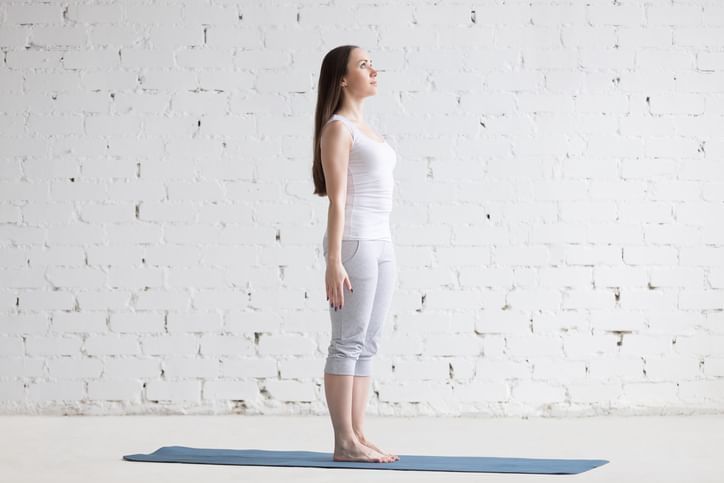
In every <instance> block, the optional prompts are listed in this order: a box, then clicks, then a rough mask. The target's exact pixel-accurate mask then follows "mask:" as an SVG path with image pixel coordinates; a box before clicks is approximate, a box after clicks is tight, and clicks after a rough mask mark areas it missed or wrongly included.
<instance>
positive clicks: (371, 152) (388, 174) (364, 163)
mask: <svg viewBox="0 0 724 483" xmlns="http://www.w3.org/2000/svg"><path fill="white" fill-rule="evenodd" d="M335 120H340V121H342V122H343V123H344V124H345V125H346V126H347V127H348V128H349V130H350V132H351V133H352V147H351V149H350V152H349V164H348V167H347V199H346V202H345V209H344V230H343V232H342V239H343V240H390V241H392V233H391V231H390V213H391V212H392V192H393V188H394V179H393V175H392V172H393V170H394V169H395V165H396V164H397V154H396V153H395V150H394V149H392V146H390V145H389V144H387V141H384V142H379V141H376V140H374V139H372V138H370V137H369V136H367V135H366V134H365V133H364V132H362V130H361V129H359V128H358V127H357V126H355V124H354V123H353V122H352V121H351V120H349V119H348V118H346V117H344V116H342V115H341V114H333V115H332V117H331V118H330V119H329V120H328V121H327V123H329V122H332V121H335ZM324 236H325V238H326V237H327V232H326V231H325V233H324Z"/></svg>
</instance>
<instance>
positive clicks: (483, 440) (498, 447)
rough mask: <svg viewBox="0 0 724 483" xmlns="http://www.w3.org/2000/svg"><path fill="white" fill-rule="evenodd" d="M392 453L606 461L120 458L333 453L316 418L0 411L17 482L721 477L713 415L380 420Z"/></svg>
mask: <svg viewBox="0 0 724 483" xmlns="http://www.w3.org/2000/svg"><path fill="white" fill-rule="evenodd" d="M367 434H368V437H369V438H370V439H371V440H372V441H374V442H376V443H377V444H378V445H379V446H380V447H382V448H383V449H387V450H389V451H393V452H396V453H397V454H401V455H405V454H428V455H431V454H436V455H460V456H462V455H468V456H504V457H520V458H585V459H606V460H609V461H610V463H608V464H606V465H604V466H601V467H599V468H594V469H593V470H590V471H587V472H585V473H581V474H579V475H527V474H505V473H455V472H426V471H378V470H361V469H360V470H357V469H336V468H335V469H324V468H281V467H261V466H256V467H252V466H223V465H197V464H185V463H147V462H134V461H124V460H123V459H122V456H123V455H124V454H133V453H150V452H152V451H154V450H156V449H157V448H159V447H160V446H169V445H181V446H195V447H207V448H209V447H216V448H257V449H277V450H282V449H286V450H290V449H291V450H295V449H296V450H308V451H324V452H331V451H332V432H331V424H330V422H329V419H328V418H326V417H319V416H294V417H291V416H290V417H285V416H107V417H102V416H101V417H97V416H69V417H54V416H48V417H43V416H1V417H0V435H2V437H1V438H0V475H2V481H7V482H12V483H21V482H23V483H24V482H48V481H53V482H54V483H63V482H74V483H78V482H95V481H98V482H103V483H112V482H124V483H127V482H129V481H139V482H154V483H162V482H173V483H184V482H194V483H196V482H199V481H203V482H204V483H211V482H232V481H233V482H235V483H237V482H240V481H254V482H287V481H294V482H295V483H296V482H315V483H319V482H337V481H339V479H340V478H341V477H344V478H349V481H354V482H368V481H369V482H371V481H375V482H380V481H388V482H394V481H410V482H411V481H415V482H425V481H430V482H433V481H434V482H441V481H496V482H529V481H556V480H563V479H568V480H575V481H577V482H603V481H605V482H616V483H623V482H636V483H641V482H644V481H651V482H656V483H666V482H677V483H681V482H694V481H695V482H697V483H704V482H718V483H720V482H722V481H724V458H723V457H722V455H723V454H724V453H722V451H723V448H724V415H721V416H666V417H609V418H603V417H597V418H580V419H550V418H545V419H527V420H524V419H507V418H505V419H472V418H426V417H415V418H382V417H374V416H368V418H367Z"/></svg>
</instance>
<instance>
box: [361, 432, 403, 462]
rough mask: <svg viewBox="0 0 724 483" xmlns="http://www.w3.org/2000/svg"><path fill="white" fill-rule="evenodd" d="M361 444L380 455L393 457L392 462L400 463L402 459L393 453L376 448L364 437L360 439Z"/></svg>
mask: <svg viewBox="0 0 724 483" xmlns="http://www.w3.org/2000/svg"><path fill="white" fill-rule="evenodd" d="M359 442H360V443H362V444H363V445H365V446H367V447H368V448H370V449H372V450H374V451H376V452H378V453H380V454H383V455H385V456H389V457H392V458H393V460H392V461H398V460H399V459H400V457H399V456H397V455H395V454H391V453H387V452H386V451H382V450H381V449H380V448H378V447H377V446H375V445H374V444H372V442H371V441H368V440H367V439H365V438H364V437H360V438H359Z"/></svg>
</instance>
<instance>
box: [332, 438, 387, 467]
mask: <svg viewBox="0 0 724 483" xmlns="http://www.w3.org/2000/svg"><path fill="white" fill-rule="evenodd" d="M333 459H334V461H366V462H369V463H392V462H393V461H395V460H394V459H393V458H392V457H391V456H390V455H386V454H383V453H380V452H379V451H377V450H374V449H372V448H370V447H368V446H366V445H364V444H362V443H360V442H359V441H353V442H350V443H348V444H346V445H339V446H338V445H335V447H334V458H333Z"/></svg>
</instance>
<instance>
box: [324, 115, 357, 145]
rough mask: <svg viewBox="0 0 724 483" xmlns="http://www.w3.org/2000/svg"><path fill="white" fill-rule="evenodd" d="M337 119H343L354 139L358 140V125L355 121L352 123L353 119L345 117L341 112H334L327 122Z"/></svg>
mask: <svg viewBox="0 0 724 483" xmlns="http://www.w3.org/2000/svg"><path fill="white" fill-rule="evenodd" d="M336 120H339V121H342V122H343V123H344V125H345V126H347V129H349V132H350V133H351V134H352V141H356V140H357V126H355V125H354V123H352V121H350V120H349V119H347V118H346V117H344V116H343V115H341V114H332V117H330V118H329V120H328V121H327V123H329V122H332V121H336Z"/></svg>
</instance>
